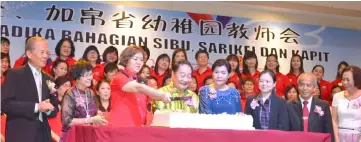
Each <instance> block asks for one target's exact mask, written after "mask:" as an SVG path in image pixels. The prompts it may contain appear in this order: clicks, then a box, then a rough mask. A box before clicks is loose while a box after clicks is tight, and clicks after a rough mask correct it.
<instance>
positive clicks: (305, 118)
mask: <svg viewBox="0 0 361 142" xmlns="http://www.w3.org/2000/svg"><path fill="white" fill-rule="evenodd" d="M307 104H308V102H307V101H303V110H302V111H303V117H302V118H303V131H305V132H308V115H309V114H310V112H309V111H308V107H307Z"/></svg>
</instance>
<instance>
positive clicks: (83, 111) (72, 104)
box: [60, 60, 107, 142]
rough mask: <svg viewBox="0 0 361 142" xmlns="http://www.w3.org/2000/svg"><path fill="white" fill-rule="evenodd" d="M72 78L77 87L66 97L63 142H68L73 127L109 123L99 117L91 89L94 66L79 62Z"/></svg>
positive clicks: (62, 119)
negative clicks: (67, 138) (69, 132)
mask: <svg viewBox="0 0 361 142" xmlns="http://www.w3.org/2000/svg"><path fill="white" fill-rule="evenodd" d="M71 77H72V78H73V79H74V80H76V83H75V86H74V87H72V88H70V89H69V90H68V91H67V92H66V93H65V95H64V98H63V103H62V110H61V121H62V124H63V127H62V136H61V138H60V141H61V142H65V141H66V137H67V134H68V131H69V129H70V127H71V126H72V125H76V124H94V125H104V124H107V121H106V120H105V119H104V117H102V116H98V115H97V111H98V108H97V105H96V96H95V95H94V92H93V91H92V90H91V89H89V87H90V85H91V82H92V80H93V73H92V66H91V65H90V64H89V63H88V62H87V61H85V60H79V61H77V62H76V63H75V64H73V66H72V69H71Z"/></svg>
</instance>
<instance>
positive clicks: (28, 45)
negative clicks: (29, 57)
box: [25, 36, 47, 52]
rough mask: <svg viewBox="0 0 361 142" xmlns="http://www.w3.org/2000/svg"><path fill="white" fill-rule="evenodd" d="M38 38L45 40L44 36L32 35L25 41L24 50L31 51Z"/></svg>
mask: <svg viewBox="0 0 361 142" xmlns="http://www.w3.org/2000/svg"><path fill="white" fill-rule="evenodd" d="M40 40H43V41H47V40H46V39H45V38H43V37H40V36H34V37H31V38H29V39H28V40H27V41H26V43H25V52H26V51H33V50H34V46H33V44H34V43H35V42H36V41H40Z"/></svg>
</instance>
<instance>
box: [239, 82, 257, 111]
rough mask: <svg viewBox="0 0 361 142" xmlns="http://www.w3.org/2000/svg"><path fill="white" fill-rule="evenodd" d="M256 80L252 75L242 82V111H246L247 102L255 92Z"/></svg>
mask: <svg viewBox="0 0 361 142" xmlns="http://www.w3.org/2000/svg"><path fill="white" fill-rule="evenodd" d="M254 84H255V82H254V81H253V79H252V78H251V77H246V78H244V79H243V82H242V87H243V92H242V94H241V102H242V109H243V110H242V112H245V110H246V102H247V98H248V97H249V96H253V95H255V94H254V86H255V85H254Z"/></svg>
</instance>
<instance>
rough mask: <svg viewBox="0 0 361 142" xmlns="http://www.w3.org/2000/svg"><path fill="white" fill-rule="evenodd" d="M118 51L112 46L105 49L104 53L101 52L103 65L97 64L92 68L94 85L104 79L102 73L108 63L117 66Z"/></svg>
mask: <svg viewBox="0 0 361 142" xmlns="http://www.w3.org/2000/svg"><path fill="white" fill-rule="evenodd" d="M118 55H119V54H118V49H117V48H115V47H114V46H109V47H107V48H106V49H105V50H104V52H103V63H101V64H97V65H96V66H95V67H94V68H93V78H94V81H95V82H94V85H96V84H97V82H98V81H100V80H102V79H103V78H104V75H105V73H104V71H105V66H106V65H107V64H108V63H114V64H118V58H119V57H118Z"/></svg>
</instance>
